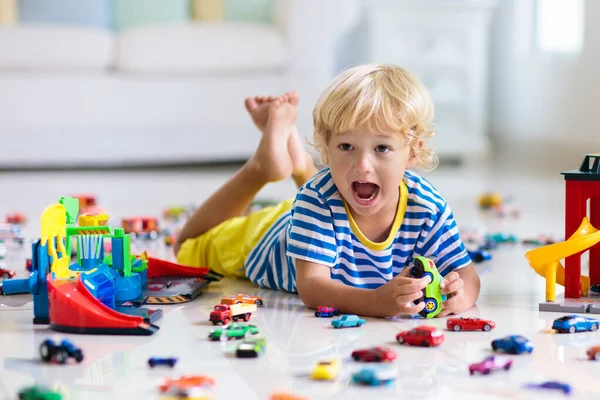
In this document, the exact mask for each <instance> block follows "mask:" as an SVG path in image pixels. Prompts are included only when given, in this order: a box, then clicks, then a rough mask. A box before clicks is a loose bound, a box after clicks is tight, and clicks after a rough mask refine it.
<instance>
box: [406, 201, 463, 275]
mask: <svg viewBox="0 0 600 400" xmlns="http://www.w3.org/2000/svg"><path fill="white" fill-rule="evenodd" d="M416 253H417V254H418V255H422V256H424V257H427V258H430V259H432V260H433V261H434V262H435V265H436V267H437V269H438V271H439V272H440V274H441V275H442V276H446V275H448V274H449V273H450V272H451V271H454V270H457V269H460V268H464V267H466V266H467V265H469V263H470V262H471V258H470V257H469V254H468V253H467V249H466V248H465V245H464V244H463V242H462V240H461V239H460V235H459V233H458V227H457V226H456V221H455V220H454V215H453V214H452V211H451V210H450V207H449V206H448V205H447V204H445V205H444V208H443V209H442V210H440V211H439V212H438V213H437V214H436V215H435V216H434V217H433V218H432V220H431V221H430V223H428V224H426V227H425V228H424V230H423V233H422V235H421V238H420V239H419V242H418V243H417V249H416Z"/></svg>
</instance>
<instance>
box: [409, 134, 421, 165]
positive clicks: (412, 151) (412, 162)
mask: <svg viewBox="0 0 600 400" xmlns="http://www.w3.org/2000/svg"><path fill="white" fill-rule="evenodd" d="M415 147H418V148H419V149H421V148H423V141H422V140H419V141H418V142H417V144H416V146H415ZM418 161H419V160H417V156H416V155H415V148H414V147H411V149H410V154H409V155H408V163H406V169H411V168H414V167H416V166H417V162H418Z"/></svg>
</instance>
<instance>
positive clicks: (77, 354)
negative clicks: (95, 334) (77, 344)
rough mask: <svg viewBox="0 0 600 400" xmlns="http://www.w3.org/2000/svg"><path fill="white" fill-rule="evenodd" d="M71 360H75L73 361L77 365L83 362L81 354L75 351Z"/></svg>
mask: <svg viewBox="0 0 600 400" xmlns="http://www.w3.org/2000/svg"><path fill="white" fill-rule="evenodd" d="M73 358H74V359H75V361H77V362H78V363H80V362H82V361H83V353H82V352H81V351H77V352H75V354H74V355H73Z"/></svg>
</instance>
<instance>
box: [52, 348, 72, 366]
mask: <svg viewBox="0 0 600 400" xmlns="http://www.w3.org/2000/svg"><path fill="white" fill-rule="evenodd" d="M68 357H69V356H68V355H67V353H66V351H64V350H58V351H57V352H56V354H55V355H54V360H55V361H56V363H57V364H64V363H66V362H67V358H68Z"/></svg>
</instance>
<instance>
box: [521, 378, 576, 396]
mask: <svg viewBox="0 0 600 400" xmlns="http://www.w3.org/2000/svg"><path fill="white" fill-rule="evenodd" d="M525 388H527V389H550V390H560V391H561V392H563V393H564V394H566V395H569V394H571V390H572V389H571V385H568V384H566V383H562V382H557V381H549V382H544V383H530V384H529V385H525Z"/></svg>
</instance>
